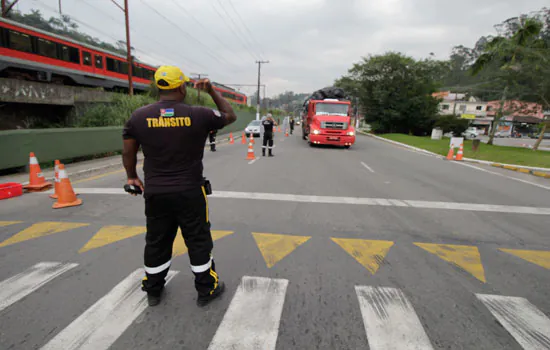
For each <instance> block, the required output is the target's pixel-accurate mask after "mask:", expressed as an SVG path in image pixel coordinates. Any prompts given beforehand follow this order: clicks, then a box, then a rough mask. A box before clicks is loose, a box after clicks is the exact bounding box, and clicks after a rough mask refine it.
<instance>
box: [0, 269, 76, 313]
mask: <svg viewBox="0 0 550 350" xmlns="http://www.w3.org/2000/svg"><path fill="white" fill-rule="evenodd" d="M76 266H78V264H67V263H58V262H41V263H38V264H36V265H34V266H32V267H30V268H28V269H27V270H26V271H24V272H22V273H20V274H18V275H15V276H13V277H11V278H8V279H7V280H4V281H2V282H0V311H2V310H4V309H5V308H7V307H8V306H10V305H12V304H13V303H15V302H17V301H19V300H21V299H23V298H24V297H26V296H27V295H29V294H31V293H32V292H34V291H35V290H37V289H38V288H40V287H42V286H43V285H45V284H46V283H48V282H49V281H51V280H53V279H54V278H56V277H57V276H59V275H61V274H63V273H64V272H67V271H69V270H70V269H72V268H74V267H76Z"/></svg>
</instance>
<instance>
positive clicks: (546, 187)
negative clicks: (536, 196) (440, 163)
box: [453, 162, 550, 190]
mask: <svg viewBox="0 0 550 350" xmlns="http://www.w3.org/2000/svg"><path fill="white" fill-rule="evenodd" d="M453 163H454V164H459V165H463V166H466V167H468V168H473V169H477V170H479V171H483V172H485V173H489V174H493V175H498V176H501V177H505V178H507V179H510V180H514V181H519V182H522V183H524V184H529V185H532V186H536V187H539V188H544V189H545V190H550V186H544V185H541V184H538V183H535V182H531V181H527V180H523V179H518V178H517V177H512V176H507V175H503V174H500V173H497V172H494V171H490V170H487V169H483V168H480V167H477V166H475V165H471V164H466V163H463V162H453Z"/></svg>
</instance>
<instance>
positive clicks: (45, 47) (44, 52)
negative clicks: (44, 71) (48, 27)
mask: <svg viewBox="0 0 550 350" xmlns="http://www.w3.org/2000/svg"><path fill="white" fill-rule="evenodd" d="M37 43H38V45H37V48H38V54H39V55H40V56H45V57H50V58H57V49H56V47H55V43H54V42H51V41H49V40H46V39H42V38H38V41H37Z"/></svg>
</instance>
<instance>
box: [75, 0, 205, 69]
mask: <svg viewBox="0 0 550 350" xmlns="http://www.w3.org/2000/svg"><path fill="white" fill-rule="evenodd" d="M80 2H81V3H83V4H85V5H86V6H89V7H91V8H93V9H94V10H96V11H97V12H100V13H102V14H104V15H106V16H107V17H109V18H110V19H111V20H112V21H113V22H115V23H119V21H118V20H117V19H115V18H114V17H113V16H111V15H110V14H109V13H108V12H106V11H103V10H101V9H99V8H97V7H95V6H93V5H91V4H89V3H88V2H86V1H84V0H80ZM130 31H131V32H132V33H136V30H134V29H132V27H131V28H130ZM136 34H137V33H136ZM140 36H142V37H144V38H147V39H149V40H150V41H151V42H156V43H157V44H158V45H160V46H162V47H163V48H164V49H165V50H167V51H170V52H172V54H174V55H177V57H179V58H180V59H181V60H182V61H183V63H184V64H185V65H186V66H188V67H189V68H192V66H196V67H202V68H205V67H204V66H203V65H201V64H200V63H197V62H195V61H193V60H192V59H190V58H188V57H185V58H183V59H182V58H181V57H182V55H181V53H178V52H176V51H173V50H172V49H171V48H170V47H168V46H167V45H164V44H162V43H161V42H159V41H158V38H153V37H151V36H149V35H145V34H143V33H140ZM147 55H149V56H151V57H153V56H152V55H151V54H149V53H148V54H147ZM156 59H157V60H159V61H160V62H163V61H164V62H165V61H166V59H164V58H158V57H157V58H156ZM186 61H189V62H190V63H191V64H189V63H188V62H186ZM172 62H174V61H172Z"/></svg>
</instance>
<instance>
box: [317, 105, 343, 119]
mask: <svg viewBox="0 0 550 350" xmlns="http://www.w3.org/2000/svg"><path fill="white" fill-rule="evenodd" d="M315 114H316V115H342V116H347V115H348V105H345V104H337V103H317V104H316V105H315Z"/></svg>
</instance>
